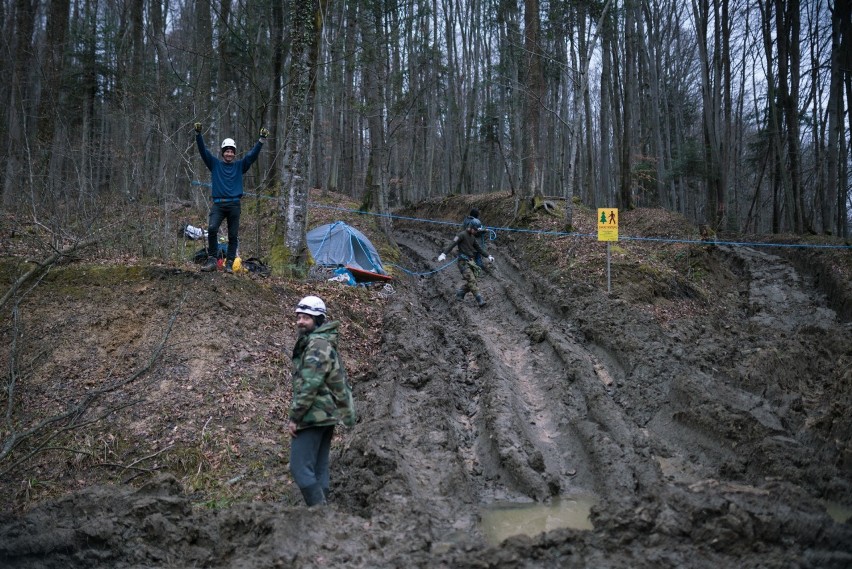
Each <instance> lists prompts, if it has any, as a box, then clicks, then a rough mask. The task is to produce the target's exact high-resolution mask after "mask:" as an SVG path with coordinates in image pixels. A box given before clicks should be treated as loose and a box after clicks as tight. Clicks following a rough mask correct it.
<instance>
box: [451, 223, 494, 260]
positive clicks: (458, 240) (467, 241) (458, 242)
mask: <svg viewBox="0 0 852 569" xmlns="http://www.w3.org/2000/svg"><path fill="white" fill-rule="evenodd" d="M456 246H458V248H459V255H461V256H462V257H464V258H465V259H473V257H474V255H476V253H479V254H480V255H483V256H486V255H488V253H486V252H485V249H483V248H482V246H481V245H480V244H479V242H478V241H477V239H476V237H474V236H473V235H471V234H470V233H468V231H467V229H464V230H463V231H460V232H459V234H458V235H456V236H455V237H454V238H453V242H452V243H450V244H449V245H448V246H447V247H445V248H444V253H449V252H450V251H452V250H453V248H454V247H456Z"/></svg>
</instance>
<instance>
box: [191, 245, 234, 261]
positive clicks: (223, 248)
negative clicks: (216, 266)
mask: <svg viewBox="0 0 852 569" xmlns="http://www.w3.org/2000/svg"><path fill="white" fill-rule="evenodd" d="M227 253H228V244H227V243H219V247H218V248H217V249H216V258H217V259H224V258H225V255H226V254H227ZM192 260H193V261H194V262H195V263H198V264H199V265H203V264H204V263H206V262H207V247H205V248H204V249H199V250H198V251H196V252H195V255H193V257H192Z"/></svg>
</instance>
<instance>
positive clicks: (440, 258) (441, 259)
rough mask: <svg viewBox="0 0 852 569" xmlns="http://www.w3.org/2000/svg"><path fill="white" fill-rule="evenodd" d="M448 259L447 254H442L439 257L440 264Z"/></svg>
mask: <svg viewBox="0 0 852 569" xmlns="http://www.w3.org/2000/svg"><path fill="white" fill-rule="evenodd" d="M446 258H447V255H446V253H441V254H440V255H438V262H439V263H440V262H441V261H444V260H446Z"/></svg>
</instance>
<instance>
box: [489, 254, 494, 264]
mask: <svg viewBox="0 0 852 569" xmlns="http://www.w3.org/2000/svg"><path fill="white" fill-rule="evenodd" d="M488 262H489V263H493V262H494V257H493V256H491V255H488Z"/></svg>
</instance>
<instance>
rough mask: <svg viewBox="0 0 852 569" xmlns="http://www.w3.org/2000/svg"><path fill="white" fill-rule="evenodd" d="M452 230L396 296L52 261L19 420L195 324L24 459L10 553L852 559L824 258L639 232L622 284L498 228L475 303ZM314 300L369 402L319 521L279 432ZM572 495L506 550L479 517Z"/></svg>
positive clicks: (599, 257) (139, 560)
mask: <svg viewBox="0 0 852 569" xmlns="http://www.w3.org/2000/svg"><path fill="white" fill-rule="evenodd" d="M465 207H466V206H465V204H464V203H459V204H457V205H456V206H455V208H456V209H455V210H454V211H451V212H447V211H446V206H445V205H442V206H441V208H444V209H442V210H441V212H437V211H436V210H434V209H432V210H428V209H425V210H421V211H419V212H418V213H419V214H420V215H424V216H427V215H432V216H434V215H435V214H436V213H443V214H445V215H446V216H447V217H448V218H449V217H450V216H451V215H455V216H456V217H454V218H457V219H460V216H458V215H457V214H458V213H464V209H465ZM492 213H493V215H492V219H495V220H496V219H498V218H499V217H500V216H499V214H498V212H497V208H496V206H495V208H494V209H493V210H492ZM624 219H625V221H626V222H628V223H629V222H630V221H631V219H630V217H629V216H625V218H624ZM643 219H645V218H643V217H641V216H640V215H639V214H636V217H635V218H634V219H633V222H634V224H635V225H634V227H636V228H638V227H640V226H641V223H642V222H643ZM485 221H486V223H488V222H489V218H488V216H486V217H485ZM507 222H508V220H507ZM492 223H495V222H494V221H492ZM648 223H650V221H649V222H648ZM643 229H648V228H646V227H643ZM451 236H452V229H449V228H447V227H445V226H427V225H425V224H423V225H422V226H418V225H416V224H412V223H408V224H405V223H399V224H398V225H397V227H396V228H395V232H394V238H395V241H396V243H397V245H398V247H399V250H400V256H399V265H400V266H402V267H405V268H406V269H407V270H408V271H409V272H408V273H401V272H400V273H399V278H398V279H397V281H396V282H395V283H394V285H393V289H392V290H391V289H389V288H380V287H376V288H372V289H363V288H359V289H354V288H339V287H338V285H336V284H331V283H327V282H324V283H319V282H309V283H303V284H301V285H296V284H293V283H291V282H284V281H277V280H275V279H259V278H256V277H251V278H250V277H249V276H246V275H243V276H229V275H224V274H212V275H201V274H198V273H196V272H194V270H193V268H192V267H177V268H170V267H131V268H118V267H115V266H111V267H103V268H95V267H90V268H88V269H86V270H81V269H79V268H75V267H74V266H69V267H65V268H62V269H59V270H56V271H54V272H53V273H51V274H50V275H49V276H48V278H46V279H45V280H44V281H43V282H42V283H41V285H40V287H38V288H37V289H35V290H34V291H33V292H32V293H31V294H30V296H29V297H27V298H26V299H25V301H23V302H22V303H21V313H22V314H23V315H25V316H24V320H25V322H24V323H22V324H20V326H21V327H22V329H24V330H26V332H25V333H23V334H19V336H18V337H20V338H25V339H28V342H27V343H26V345H21V346H19V347H18V349H17V351H10V352H8V353H7V354H6V359H7V361H5V362H3V364H4V365H5V366H6V369H9V367H10V365H11V364H12V363H13V362H11V361H9V360H10V359H11V356H10V355H9V354H17V355H16V356H15V358H16V361H17V366H18V368H20V369H25V370H27V371H26V374H25V375H22V376H21V379H20V380H19V383H18V385H19V390H20V393H19V395H18V397H21V398H22V400H21V401H20V404H19V405H20V409H19V410H18V411H17V412H18V413H20V415H19V416H20V417H21V418H20V419H19V422H18V425H19V426H18V427H17V428H18V430H19V431H22V430H23V427H24V426H26V425H28V424H31V423H32V422H33V421H35V420H36V419H38V418H43V417H46V416H50V415H51V413H56V412H59V411H61V410H62V409H64V408H66V407H67V405H68V402H69V401H78V400H79V397H80V393H81V390H86V389H89V390H93V389H96V388H97V387H100V386H103V385H105V384H107V383H108V382H110V381H116V380H120V379H126V378H127V377H128V376H130V374H131V373H132V372H133V370H135V369H138V368H140V367H141V366H144V364H145V362H146V361H147V358H149V357H150V355H151V353H152V351H153V350H154V348H155V347H156V346H157V345H158V343H159V342H160V340H161V339H162V337H163V335H164V332H165V330H166V325H167V323H168V322H170V318H171V317H172V316H174V315H177V319H176V320H175V321H174V325H173V328H172V330H171V335H170V336H169V340H168V342H167V343H166V348H165V350H164V351H163V356H162V357H161V358H160V359H158V360H157V362H156V363H155V365H154V367H153V369H152V371H151V372H149V373H146V374H144V375H142V376H141V377H140V378H138V379H135V380H133V381H131V382H130V383H128V385H127V387H126V388H122V389H121V390H117V391H115V392H113V393H109V394H105V395H104V396H103V397H102V398H99V399H98V400H97V401H96V403H94V404H93V405H92V407H93V410H92V411H89V412H87V413H85V414H81V415H84V416H85V417H86V418H90V419H91V418H95V417H99V416H102V415H104V414H106V412H107V411H108V410H111V412H110V414H109V416H108V417H106V418H105V419H103V420H102V421H100V422H99V423H98V424H97V425H98V426H97V428H95V427H90V428H80V429H79V430H69V431H66V432H64V433H62V434H61V436H59V437H58V438H56V439H53V440H51V441H50V442H45V444H44V446H50V447H57V448H56V449H55V450H42V451H41V452H40V453H38V454H37V455H35V456H34V457H33V458H30V459H28V461H26V462H25V463H23V464H22V465H21V466H19V467H16V468H15V469H13V470H12V471H11V472H10V473H8V476H9V477H8V478H7V479H6V482H5V483H3V490H4V495H5V496H6V497H5V498H4V499H3V505H4V509H5V510H7V512H8V513H7V514H5V515H3V516H2V517H0V565H2V566H3V567H234V568H236V567H305V568H308V567H430V568H431V567H453V568H457V567H462V568H463V567H501V568H509V567H566V568H571V567H596V568H626V567H634V568H635V567H696V568H703V567H707V568H711V567H712V568H714V569H717V568H718V567H820V568H825V567H828V568H834V567H836V568H844V567H850V566H852V523H850V522H849V521H848V520H847V521H845V522H843V521H842V519H841V518H842V517H843V516H841V518H837V516H835V518H832V517H831V516H830V515H829V514H828V513H827V504H828V505H837V506H840V507H846V508H847V510H846V511H848V508H849V507H850V506H852V416H850V413H849V409H850V403H852V325H850V314H849V311H848V310H847V309H848V307H849V306H852V304H850V302H849V300H850V286H849V283H848V280H847V281H844V280H843V279H840V281H839V282H838V279H837V278H830V276H831V275H836V274H837V273H836V272H833V271H831V270H829V269H827V267H829V265H830V264H831V263H830V262H827V261H825V262H821V261H820V257H819V255H816V254H814V253H812V252H808V253H805V252H802V253H797V252H796V251H785V252H784V255H783V256H782V255H781V254H780V253H779V251H778V250H777V249H772V248H761V247H750V246H728V245H715V244H706V245H686V246H677V245H674V246H665V247H660V246H657V245H653V246H652V247H653V250H654V253H653V255H656V258H655V260H654V262H651V258H650V257H645V256H646V255H649V253H648V252H647V250H645V249H643V245H631V244H628V243H624V244H621V245H622V247H621V248H620V249H619V250H617V251H616V252H615V254H614V255H615V258H614V259H613V262H614V269H613V274H612V279H613V287H612V289H613V290H612V292H611V293H608V292H607V286H606V277H605V274H604V272H603V271H604V269H605V264H604V263H605V256H604V255H603V254H602V253H601V252H602V251H603V249H602V248H601V246H600V245H601V244H598V243H592V244H587V243H585V241H583V242H582V243H580V242H577V243H575V242H568V241H565V240H563V241H565V242H564V243H563V245H562V246H563V249H561V250H560V249H558V248H553V247H552V246H551V245H548V247H550V248H549V249H547V250H545V249H543V248H542V247H543V245H542V244H541V238H540V237H536V236H532V237H528V236H525V235H522V234H520V235H513V234H501V235H500V238H498V240H497V241H495V242H493V243H491V244H490V245H489V252H490V253H492V254H493V255H494V257H495V258H496V261H495V263H494V266H493V267H491V270H489V272H488V273H487V274H485V275H483V276H482V278H481V280H480V283H481V286H482V289H483V293H484V296H485V297H486V299H487V301H488V302H487V305H486V306H485V307H484V308H479V307H477V305H476V303H475V302H474V300H473V299H472V298H470V296H468V297H467V298H466V299H465V300H463V301H458V300H456V299H455V290H456V288H457V287H458V285H459V284H460V281H461V279H460V276H459V274H458V270H457V269H456V267H455V265H450V266H449V267H448V268H447V269H446V270H444V271H440V272H438V273H433V272H432V271H434V270H435V269H437V268H438V267H439V264H438V263H437V262H436V261H435V257H436V256H437V253H438V252H439V249H440V248H441V247H442V246H444V245H445V244H446V243H447V242H448V241H449V239H450V238H451ZM802 251H805V250H802ZM590 256H594V262H590V261H589V259H590V258H591V257H590ZM844 256H845V257H844ZM848 256H849V252H848V250H847V251H844V252H843V253H841V254H840V256H839V258H840V259H841V260H843V262H844V263H845V264H846V265H848V264H849V259H848ZM788 257H791V258H788ZM661 258H665V259H667V260H668V265H667V266H668V267H682V270H680V271H676V272H673V273H667V272H665V271H664V270H663V268H662V267H664V266H666V264H665V263H661V262H660V259H661ZM830 258H837V256H835V257H830ZM840 274H841V275H842V274H845V273H843V272H841V273H840ZM308 291H310V292H316V291H319V292H320V294H321V295H324V296H325V297H326V298H328V300H329V305H330V309H331V312H332V316H333V317H335V316H336V317H339V318H340V319H341V320H342V322H343V332H342V336H341V341H342V343H343V344H344V345H343V346H342V352H343V355H344V357H345V358H346V360H347V366H348V367H349V369H350V372H351V375H352V379H353V383H354V389H355V396H356V402H357V405H358V410H359V415H360V418H359V422H358V424H357V425H356V426H355V428H353V429H351V430H349V431H345V432H344V431H341V434H340V436H339V438H338V440H337V441H336V443H335V448H334V451H333V455H332V461H333V470H332V478H333V480H332V498H333V499H332V502H331V504H330V505H329V506H328V507H325V508H316V509H311V510H308V509H306V508H304V507H303V506H302V505H301V504H300V499H299V497H298V492H295V491H294V488H293V487H292V484H291V482H290V481H289V475H288V474H287V469H286V459H287V457H286V454H287V448H288V442H287V439H286V436H285V431H284V416H285V412H286V404H287V400H288V395H289V393H288V388H289V386H288V383H289V368H288V365H289V358H288V355H289V350H290V348H291V347H292V343H293V339H294V338H293V321H292V318H291V313H290V307H291V306H293V304H294V303H295V301H296V300H297V299H298V297H299V296H301V295H302V294H305V293H307V292H308ZM4 334H5V336H6V337H5V338H4V340H5V341H6V343H7V344H11V338H12V328H11V326H10V327H9V328H8V329H6V330H5V331H4ZM137 401H138V403H136V402H137ZM122 402H124V403H125V404H126V406H125V407H123V408H122V409H113V407H114V406H116V405H118V404H120V403H122ZM4 406H5V399H4ZM104 425H106V427H105V426H104ZM9 432H10V431H9V428H8V427H6V428H4V430H3V431H2V433H3V437H4V439H7V440H8V436H9ZM87 437H88V438H87ZM59 447H63V448H64V450H63V448H59ZM72 447H73V448H75V449H78V452H74V453H71V452H68V448H72ZM79 449H87V450H86V452H85V453H83V452H80V451H79ZM17 458H20V456H18V457H17ZM134 461H136V462H135V463H134ZM128 465H130V466H128ZM0 468H3V469H6V468H8V464H6V465H4V464H0ZM22 481H23V482H22ZM39 481H45V482H39ZM46 481H49V482H46ZM95 482H110V483H109V484H97V485H95V484H94V483H95ZM211 496H215V497H216V498H215V499H213V498H211ZM575 496H591V497H592V498H593V500H594V502H595V506H594V507H593V509H592V515H591V522H592V524H593V529H591V530H578V529H557V530H553V531H550V532H547V533H544V534H541V535H536V536H532V537H526V536H518V537H513V538H510V539H508V540H506V541H504V542H502V543H500V544H496V545H495V544H490V543H489V542H488V540H487V539H486V536H485V535H484V533H483V530H482V528H481V525H480V518H481V516H482V514H483V511H484V510H485V509H486V508H488V507H489V506H490V505H492V504H494V503H495V502H501V503H502V502H517V503H522V502H542V503H547V502H550V501H552V500H555V499H558V498H563V499H565V498H571V497H575Z"/></svg>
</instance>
